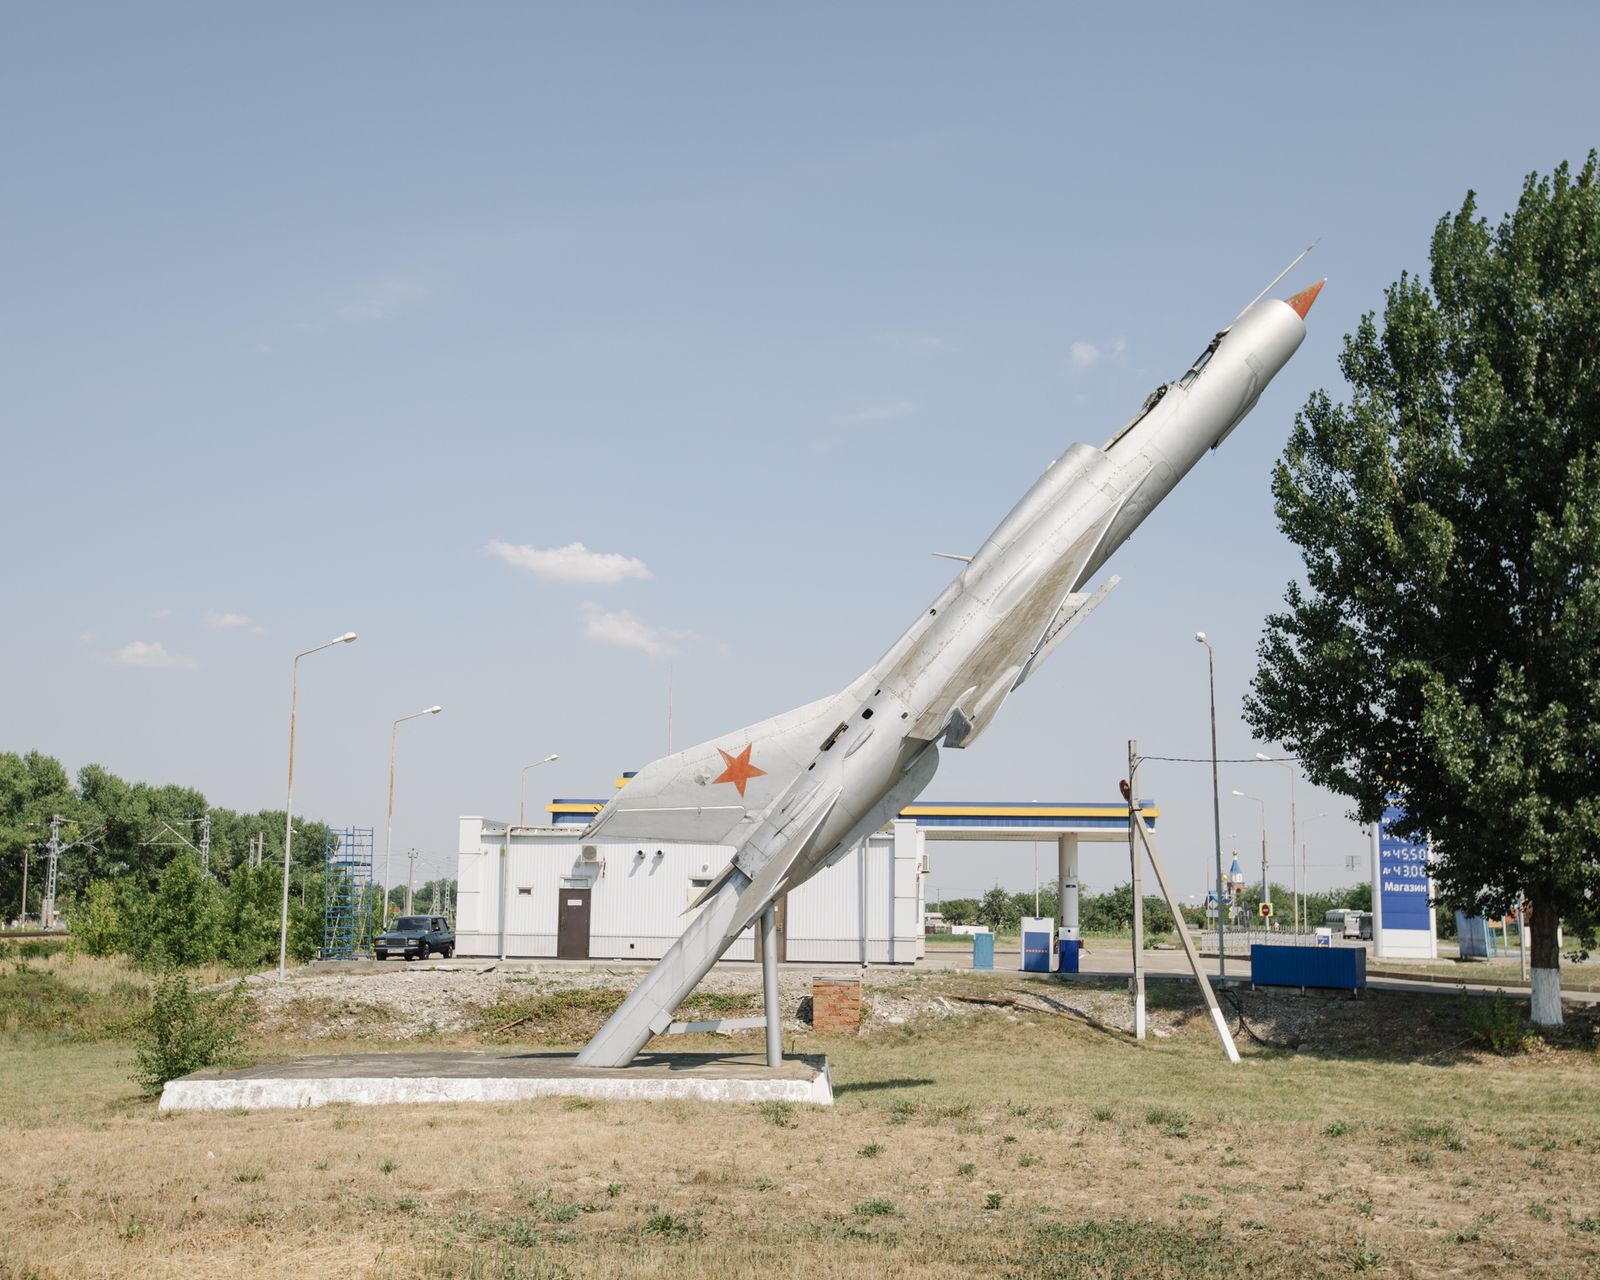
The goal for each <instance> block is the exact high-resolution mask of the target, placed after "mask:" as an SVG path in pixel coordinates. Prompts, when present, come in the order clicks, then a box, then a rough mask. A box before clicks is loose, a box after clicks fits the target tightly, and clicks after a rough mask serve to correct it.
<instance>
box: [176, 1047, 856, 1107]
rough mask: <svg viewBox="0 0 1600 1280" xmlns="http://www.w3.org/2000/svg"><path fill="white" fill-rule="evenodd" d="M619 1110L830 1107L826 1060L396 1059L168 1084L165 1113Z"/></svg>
mask: <svg viewBox="0 0 1600 1280" xmlns="http://www.w3.org/2000/svg"><path fill="white" fill-rule="evenodd" d="M550 1097H577V1098H612V1099H617V1100H622V1101H636V1102H638V1101H666V1100H677V1099H689V1100H693V1101H698V1102H798V1103H811V1104H814V1105H818V1106H832V1105H833V1084H832V1080H831V1078H830V1076H829V1074H828V1060H827V1059H826V1058H817V1057H805V1058H790V1059H788V1060H786V1061H785V1062H784V1064H783V1065H782V1066H781V1067H767V1066H766V1065H765V1063H764V1061H763V1060H762V1059H760V1058H751V1057H714V1056H711V1055H706V1054H654V1055H645V1056H642V1057H641V1058H640V1059H639V1060H638V1061H637V1062H636V1063H635V1064H634V1065H631V1066H627V1067H612V1068H583V1067H575V1066H574V1065H573V1062H572V1055H571V1054H474V1053H394V1054H380V1053H374V1054H360V1055H351V1056H349V1057H345V1058H310V1059H302V1060H300V1061H298V1062H287V1063H274V1064H271V1065H270V1066H261V1067H248V1068H245V1069H243V1070H240V1071H198V1072H195V1073H193V1074H192V1075H187V1076H184V1077H182V1078H181V1079H178V1080H173V1081H170V1082H169V1083H168V1084H167V1086H166V1088H165V1089H163V1090H162V1092H161V1106H160V1109H161V1110H162V1111H231V1110H246V1111H260V1110H266V1109H270V1108H298V1107H323V1106H327V1105H328V1104H330V1103H346V1104H350V1105H354V1106H379V1105H383V1104H386V1103H426V1102H523V1101H526V1100H528V1099H531V1098H550Z"/></svg>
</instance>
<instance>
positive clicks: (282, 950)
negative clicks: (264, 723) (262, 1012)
mask: <svg viewBox="0 0 1600 1280" xmlns="http://www.w3.org/2000/svg"><path fill="white" fill-rule="evenodd" d="M302 656H303V655H302V654H298V653H297V654H295V655H294V673H293V675H292V677H291V679H290V681H289V791H288V795H287V796H286V797H285V799H284V802H283V913H282V915H281V916H280V917H279V921H278V981H279V982H282V981H283V980H284V978H285V977H287V976H288V959H289V847H290V842H291V841H292V840H293V839H294V717H295V711H296V709H297V707H298V706H299V703H300V659H301V657H302Z"/></svg>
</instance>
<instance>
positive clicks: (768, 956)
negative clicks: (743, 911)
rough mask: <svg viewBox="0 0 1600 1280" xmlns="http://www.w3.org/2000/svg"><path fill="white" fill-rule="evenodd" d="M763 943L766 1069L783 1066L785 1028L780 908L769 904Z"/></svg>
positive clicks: (759, 929)
mask: <svg viewBox="0 0 1600 1280" xmlns="http://www.w3.org/2000/svg"><path fill="white" fill-rule="evenodd" d="M756 936H757V939H758V940H759V941H760V943H761V1004H762V1009H763V1011H764V1012H765V1013H766V1015H767V1065H768V1066H769V1067H781V1066H782V1065H783V1035H782V1032H783V1027H782V1024H781V1022H780V1020H779V1017H778V908H777V906H776V905H775V904H774V903H771V902H769V903H767V906H766V909H765V910H764V911H762V913H761V915H760V917H759V920H758V923H757V926H756Z"/></svg>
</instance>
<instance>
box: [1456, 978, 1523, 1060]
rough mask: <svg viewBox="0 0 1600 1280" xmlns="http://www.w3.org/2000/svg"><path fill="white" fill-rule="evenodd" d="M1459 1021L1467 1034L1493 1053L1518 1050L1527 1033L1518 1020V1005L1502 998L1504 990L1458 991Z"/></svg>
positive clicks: (1519, 1013)
mask: <svg viewBox="0 0 1600 1280" xmlns="http://www.w3.org/2000/svg"><path fill="white" fill-rule="evenodd" d="M1461 1021H1462V1023H1463V1024H1464V1025H1465V1026H1466V1028H1467V1034H1468V1035H1470V1036H1471V1037H1472V1038H1473V1039H1474V1040H1476V1041H1477V1042H1478V1043H1479V1044H1481V1045H1483V1046H1484V1047H1485V1048H1488V1049H1491V1050H1493V1051H1494V1052H1495V1053H1520V1052H1522V1050H1524V1049H1526V1048H1527V1047H1528V1044H1529V1042H1530V1040H1531V1037H1530V1036H1529V1034H1528V1029H1527V1028H1526V1027H1525V1026H1524V1025H1523V1022H1522V1010H1521V1008H1520V1007H1519V1006H1518V1005H1517V1004H1515V1003H1513V1002H1512V1001H1510V1000H1507V999H1506V993H1505V992H1504V991H1496V992H1495V993H1494V994H1493V995H1492V996H1471V995H1468V994H1467V993H1466V992H1462V994H1461Z"/></svg>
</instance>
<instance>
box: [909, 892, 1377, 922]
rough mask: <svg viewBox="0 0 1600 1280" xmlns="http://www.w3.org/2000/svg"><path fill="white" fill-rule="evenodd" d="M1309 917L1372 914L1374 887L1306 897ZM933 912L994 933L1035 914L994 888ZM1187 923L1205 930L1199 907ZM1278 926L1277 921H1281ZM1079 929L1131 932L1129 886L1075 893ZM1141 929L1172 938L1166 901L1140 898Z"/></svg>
mask: <svg viewBox="0 0 1600 1280" xmlns="http://www.w3.org/2000/svg"><path fill="white" fill-rule="evenodd" d="M1056 892H1057V891H1056V882H1055V881H1054V880H1051V881H1049V882H1048V883H1047V884H1044V885H1042V886H1041V887H1040V889H1039V899H1038V904H1039V911H1038V914H1039V915H1042V916H1045V917H1054V916H1055V914H1056ZM1260 899H1261V894H1260V888H1259V886H1258V887H1257V888H1255V889H1251V890H1247V891H1246V892H1245V894H1244V895H1243V896H1242V897H1241V898H1240V900H1239V909H1240V913H1241V915H1244V916H1248V917H1249V918H1250V919H1252V920H1254V919H1255V917H1256V913H1257V907H1258V904H1259V902H1260ZM1272 901H1273V903H1274V904H1275V905H1276V906H1278V907H1279V908H1280V909H1282V908H1284V907H1285V905H1286V904H1288V903H1291V902H1293V901H1294V891H1293V889H1291V888H1288V887H1286V886H1284V885H1281V884H1274V885H1273V886H1272ZM1304 902H1305V908H1306V913H1307V916H1306V918H1307V919H1308V920H1309V921H1310V922H1311V924H1312V925H1313V926H1316V925H1320V924H1321V923H1322V921H1323V918H1324V917H1325V916H1326V915H1327V913H1328V912H1329V911H1332V910H1335V909H1337V908H1341V907H1343V908H1348V909H1351V910H1359V911H1370V910H1371V909H1372V886H1371V885H1370V884H1357V885H1351V886H1349V887H1347V888H1343V889H1329V890H1327V891H1325V892H1318V893H1311V894H1307V895H1306V896H1305V898H1304ZM931 905H932V909H933V910H936V911H938V912H939V913H940V914H941V915H943V916H944V918H945V920H946V921H947V922H948V923H950V924H984V925H988V926H989V927H990V928H991V929H993V930H994V931H995V932H996V933H1013V932H1015V931H1016V930H1017V929H1019V928H1020V927H1021V922H1022V917H1023V916H1031V915H1033V914H1035V913H1034V896H1033V894H1032V893H1008V892H1007V891H1006V890H1005V889H1003V888H1002V887H1001V886H999V885H995V887H994V888H992V889H990V890H989V891H988V892H987V893H985V894H984V895H983V897H981V898H946V899H944V900H943V901H942V902H938V903H934V904H931ZM1183 916H1184V920H1185V922H1186V923H1187V924H1188V925H1189V926H1190V927H1192V928H1204V927H1205V926H1206V924H1207V923H1208V921H1207V917H1206V914H1205V909H1204V908H1202V907H1185V908H1183ZM1280 923H1281V922H1280ZM1078 927H1079V929H1080V930H1081V931H1082V932H1083V933H1085V934H1095V933H1127V932H1128V931H1129V930H1130V929H1132V928H1133V885H1132V884H1131V883H1125V884H1119V885H1118V886H1117V887H1116V888H1114V889H1109V890H1107V891H1106V892H1105V893H1090V892H1088V891H1087V890H1085V889H1080V890H1079V893H1078ZM1144 927H1145V930H1146V931H1147V932H1149V933H1171V932H1172V931H1173V921H1172V912H1171V911H1170V910H1168V908H1167V902H1166V899H1165V898H1162V897H1159V896H1157V895H1154V894H1146V895H1145V899H1144Z"/></svg>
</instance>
